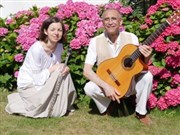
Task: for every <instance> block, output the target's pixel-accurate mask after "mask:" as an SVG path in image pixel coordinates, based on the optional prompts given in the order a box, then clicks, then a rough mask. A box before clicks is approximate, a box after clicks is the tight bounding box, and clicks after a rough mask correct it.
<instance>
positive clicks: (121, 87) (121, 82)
mask: <svg viewBox="0 0 180 135" xmlns="http://www.w3.org/2000/svg"><path fill="white" fill-rule="evenodd" d="M136 49H137V46H134V45H132V44H128V45H125V46H124V47H123V48H122V50H121V52H120V53H119V55H118V56H117V57H115V58H111V59H107V60H105V61H103V62H102V63H100V64H99V66H98V68H97V75H98V76H99V77H100V78H101V79H102V80H104V81H105V82H107V83H108V84H110V85H111V86H113V87H115V88H116V89H117V90H118V92H119V93H120V94H121V95H120V97H119V98H121V97H123V96H124V95H125V94H126V92H127V91H128V89H129V86H130V83H131V80H132V78H133V76H135V75H136V74H138V73H140V72H141V71H142V70H143V68H144V66H145V64H144V63H143V62H142V61H141V60H140V59H139V58H138V59H137V60H136V61H135V62H134V63H133V64H132V66H131V67H126V66H125V65H124V61H125V59H126V58H128V57H129V56H130V55H131V54H132V53H133V52H134V51H135V50H136Z"/></svg>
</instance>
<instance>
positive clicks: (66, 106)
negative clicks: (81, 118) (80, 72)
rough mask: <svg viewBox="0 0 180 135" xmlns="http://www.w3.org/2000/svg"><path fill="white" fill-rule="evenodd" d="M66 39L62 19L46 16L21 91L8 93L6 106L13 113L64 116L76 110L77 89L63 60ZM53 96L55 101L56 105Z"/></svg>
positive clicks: (22, 73) (20, 80)
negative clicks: (60, 78) (59, 80)
mask: <svg viewBox="0 0 180 135" xmlns="http://www.w3.org/2000/svg"><path fill="white" fill-rule="evenodd" d="M64 40H65V28H64V25H63V23H62V21H61V20H60V19H59V18H57V17H50V18H48V19H46V20H45V21H44V22H43V24H42V27H41V30H40V34H39V40H38V41H36V42H35V43H34V44H33V45H32V46H31V47H30V49H29V50H28V52H27V54H26V57H25V60H24V63H23V65H22V66H21V68H20V70H19V74H18V78H17V85H18V92H17V93H12V94H10V95H8V104H7V106H6V108H5V110H6V111H7V112H8V113H9V114H19V115H24V116H26V117H32V118H42V117H49V116H50V117H61V116H64V115H65V114H67V113H68V112H72V111H74V109H73V107H72V106H73V103H74V101H75V99H76V90H75V87H74V84H73V81H72V79H71V76H70V73H69V68H68V67H67V66H66V65H64V64H63V63H61V55H62V53H63V44H62V43H63V42H64ZM63 67H64V68H63ZM62 69H63V70H62ZM59 77H62V81H61V84H60V87H57V86H56V85H59V84H57V83H56V82H57V80H58V78H59ZM57 88H58V94H57V97H54V96H53V92H54V91H55V89H57ZM52 100H54V101H55V102H54V104H53V106H52V102H53V101H52ZM51 108H52V111H51Z"/></svg>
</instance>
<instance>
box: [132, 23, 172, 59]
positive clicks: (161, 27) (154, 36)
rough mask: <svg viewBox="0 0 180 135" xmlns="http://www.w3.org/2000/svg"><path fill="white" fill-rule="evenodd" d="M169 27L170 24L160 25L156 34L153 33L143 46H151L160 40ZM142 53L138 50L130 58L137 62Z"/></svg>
mask: <svg viewBox="0 0 180 135" xmlns="http://www.w3.org/2000/svg"><path fill="white" fill-rule="evenodd" d="M168 26H169V24H168V22H166V21H165V22H164V23H162V24H161V25H160V27H159V28H158V29H157V30H156V31H155V32H154V33H152V34H151V35H150V36H149V37H148V38H147V39H146V40H145V41H144V42H143V44H145V45H151V44H152V43H153V42H154V40H156V39H157V38H158V36H159V35H160V34H161V33H162V32H163V31H164V30H165V29H166V28H167V27H168ZM141 55H142V54H141V52H140V51H139V49H136V51H134V52H133V54H132V55H131V56H130V58H131V59H132V61H133V62H135V61H136V59H137V58H139V57H140V56H141Z"/></svg>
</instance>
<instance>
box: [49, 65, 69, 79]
mask: <svg viewBox="0 0 180 135" xmlns="http://www.w3.org/2000/svg"><path fill="white" fill-rule="evenodd" d="M58 69H59V70H60V71H61V75H62V76H64V75H66V74H67V73H69V67H68V66H65V65H64V63H61V64H54V65H52V66H51V67H50V68H49V72H50V73H52V72H54V71H55V70H58Z"/></svg>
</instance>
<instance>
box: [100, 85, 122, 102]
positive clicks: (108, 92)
mask: <svg viewBox="0 0 180 135" xmlns="http://www.w3.org/2000/svg"><path fill="white" fill-rule="evenodd" d="M103 90H104V93H105V96H106V97H108V98H109V99H111V100H113V101H117V102H118V103H120V100H119V98H118V97H119V96H120V95H121V94H120V93H119V92H118V91H117V90H116V89H115V88H114V87H112V86H110V85H109V84H107V86H106V87H104V88H103Z"/></svg>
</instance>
